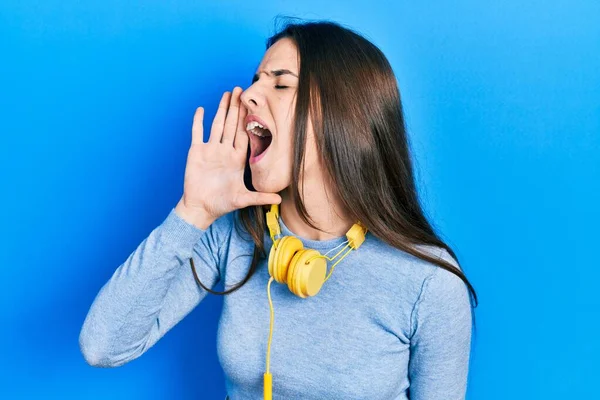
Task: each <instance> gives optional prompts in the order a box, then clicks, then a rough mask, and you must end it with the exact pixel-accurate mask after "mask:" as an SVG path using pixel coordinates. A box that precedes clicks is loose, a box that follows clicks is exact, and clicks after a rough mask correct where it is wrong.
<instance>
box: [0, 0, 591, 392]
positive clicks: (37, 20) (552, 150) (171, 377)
mask: <svg viewBox="0 0 600 400" xmlns="http://www.w3.org/2000/svg"><path fill="white" fill-rule="evenodd" d="M125 3H127V4H125ZM290 3H291V2H284V1H261V2H243V3H242V2H216V1H204V2H201V1H170V2H164V1H137V2H122V1H114V0H103V1H96V2H92V1H88V2H79V1H64V0H63V1H50V0H47V1H26V0H19V1H16V0H4V1H2V3H1V4H0V134H1V143H0V174H1V176H0V178H1V180H0V182H1V185H2V186H1V188H2V193H1V194H2V195H1V201H2V207H0V218H1V220H2V221H3V227H4V229H2V233H1V235H2V238H1V239H2V240H1V242H0V243H1V246H2V247H1V251H0V257H1V258H0V265H1V268H0V282H1V285H2V290H0V301H1V303H0V304H1V308H0V312H1V315H0V317H1V319H0V320H1V321H2V328H1V329H0V334H1V337H0V358H1V362H0V368H2V371H0V372H1V373H0V397H1V398H63V399H64V398H77V399H84V398H85V399H96V398H98V399H100V398H111V399H130V398H146V399H162V398H189V399H191V398H207V399H212V398H215V399H222V397H223V396H224V383H223V376H222V370H221V369H220V366H219V364H218V359H217V355H216V327H217V321H218V318H219V314H220V307H221V304H222V298H221V297H217V296H212V295H209V296H208V297H207V298H205V300H204V301H203V302H202V303H201V304H200V305H199V306H198V307H197V308H196V309H195V310H194V311H193V312H192V313H191V314H190V315H189V316H188V317H187V318H185V319H184V320H183V321H182V322H181V323H180V324H178V325H177V326H176V327H174V328H173V330H172V331H170V332H169V333H168V334H167V335H166V336H165V337H163V338H162V339H161V340H160V342H159V343H157V345H156V346H154V347H153V348H152V349H150V350H149V351H148V352H147V353H145V354H144V355H143V356H142V357H140V358H139V359H137V360H135V361H133V362H131V363H129V364H127V365H125V366H122V367H120V368H115V369H98V368H93V367H90V366H88V365H87V364H86V363H85V361H84V359H83V357H82V355H81V353H80V351H79V347H78V335H79V331H80V328H81V325H82V323H83V320H84V318H85V315H86V313H87V311H88V308H89V306H90V305H91V303H92V301H93V299H94V297H95V296H96V294H97V292H98V291H99V289H100V288H101V286H102V285H103V284H104V283H105V282H106V281H107V280H108V279H109V278H110V276H111V275H112V273H113V272H114V270H115V269H116V268H117V267H118V266H119V265H120V264H121V263H122V262H123V261H124V260H125V259H126V258H127V256H128V255H129V254H130V253H131V252H132V251H133V250H134V249H135V248H136V247H137V245H138V244H139V243H140V242H141V241H142V240H143V239H144V238H145V237H146V236H147V235H148V234H149V233H150V231H151V230H152V229H153V228H154V227H156V226H157V225H158V224H160V223H161V222H162V221H163V220H164V218H165V217H166V216H167V214H168V212H169V211H170V209H171V208H172V207H174V206H175V204H176V203H177V201H178V200H179V198H180V196H181V194H182V190H183V174H184V169H185V161H186V157H187V150H188V147H189V144H190V142H191V122H192V116H193V113H194V110H195V108H196V107H198V106H204V107H205V109H206V117H205V121H206V124H209V123H212V118H213V117H214V114H215V112H216V106H217V103H218V101H219V98H220V96H221V94H222V92H223V91H225V90H231V89H232V88H233V87H234V86H235V85H241V86H242V87H243V88H246V87H248V85H249V83H250V80H251V76H252V74H253V73H254V72H255V68H256V67H257V65H258V63H259V62H260V60H261V58H262V56H263V54H264V50H265V49H264V42H265V39H266V38H267V36H269V35H270V34H272V33H273V28H274V17H275V16H276V15H277V14H285V15H292V16H298V17H302V18H309V19H310V18H315V19H322V18H326V19H332V20H334V21H338V22H341V23H344V24H347V25H349V26H351V27H353V28H356V29H357V30H359V31H360V32H362V33H363V34H364V35H365V36H366V37H367V38H369V39H370V40H372V41H373V42H374V43H375V44H377V45H378V46H380V48H381V49H382V50H383V51H384V53H385V54H386V55H387V56H388V58H389V60H390V62H391V63H392V66H393V68H394V71H395V73H396V75H397V78H398V82H399V85H400V90H401V94H402V98H403V102H404V107H405V110H406V118H407V124H408V129H409V135H410V138H411V141H412V146H413V152H414V156H415V158H416V161H417V165H416V167H417V177H418V180H419V190H420V193H421V196H422V199H423V202H424V205H425V207H426V210H427V213H428V215H429V216H430V217H431V219H432V221H433V223H434V224H435V225H436V226H437V227H438V229H439V230H440V232H441V233H442V235H443V237H444V238H445V239H446V240H447V242H448V243H449V244H450V245H451V246H453V248H454V249H455V250H456V252H457V254H458V256H459V259H460V260H461V262H462V264H463V268H464V269H465V271H466V273H467V276H468V277H469V278H470V279H471V281H472V282H473V284H474V285H475V288H476V289H477V291H478V294H479V296H480V302H481V303H480V306H479V307H478V308H477V309H476V312H477V323H478V330H477V333H476V337H475V338H474V342H473V352H472V359H471V370H470V375H469V387H468V396H467V398H468V399H486V400H493V399H508V398H510V399H563V398H569V399H579V398H590V397H591V396H592V395H593V394H594V393H596V390H593V386H594V384H595V380H596V379H597V378H596V376H597V372H598V363H597V359H598V358H599V357H600V346H599V345H598V341H597V340H596V339H597V338H598V337H599V336H600V332H599V325H600V322H599V321H600V318H599V317H600V315H599V311H598V307H599V306H600V302H599V300H598V297H597V293H598V290H597V281H598V278H600V274H599V273H598V269H599V268H598V267H600V262H599V261H598V249H599V247H600V246H599V245H598V236H599V235H598V224H599V222H600V213H599V211H598V206H599V205H600V184H599V182H600V173H599V172H600V171H599V169H600V159H599V155H600V154H599V153H600V151H599V150H600V73H599V71H600V3H599V2H597V1H592V0H590V1H566V0H565V1H529V2H527V4H523V2H522V1H515V0H510V1H502V2H499V1H496V2H492V1H452V2H441V1H439V2H435V1H428V2H409V1H400V2H394V3H393V4H392V2H383V1H381V2H372V1H370V2H363V1H344V2H341V1H340V2H333V1H329V2H323V1H312V0H304V1H303V2H302V5H299V4H300V3H298V5H291V4H290ZM348 100H349V101H352V99H348ZM205 131H208V127H207V125H205Z"/></svg>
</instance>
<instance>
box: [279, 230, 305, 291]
mask: <svg viewBox="0 0 600 400" xmlns="http://www.w3.org/2000/svg"><path fill="white" fill-rule="evenodd" d="M303 248H304V246H303V244H302V242H301V241H300V239H298V238H297V237H295V236H284V237H283V238H281V241H280V242H279V243H278V245H277V250H276V252H275V254H274V255H273V264H274V265H273V278H275V280H277V282H279V283H285V282H286V278H287V275H288V271H289V264H290V260H291V259H292V257H294V255H295V254H296V253H297V252H298V251H299V250H302V249H303Z"/></svg>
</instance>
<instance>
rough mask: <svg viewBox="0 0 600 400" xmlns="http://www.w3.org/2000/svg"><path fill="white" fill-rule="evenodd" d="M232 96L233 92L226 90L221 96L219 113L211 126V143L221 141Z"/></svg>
mask: <svg viewBox="0 0 600 400" xmlns="http://www.w3.org/2000/svg"><path fill="white" fill-rule="evenodd" d="M230 96H231V93H229V92H225V93H223V96H222V97H221V101H220V102H219V108H218V109H217V114H216V115H215V118H214V119H213V124H212V127H211V128H210V138H209V139H208V142H209V143H219V142H220V141H221V135H222V134H223V123H224V122H225V115H226V114H227V107H228V105H229V98H230Z"/></svg>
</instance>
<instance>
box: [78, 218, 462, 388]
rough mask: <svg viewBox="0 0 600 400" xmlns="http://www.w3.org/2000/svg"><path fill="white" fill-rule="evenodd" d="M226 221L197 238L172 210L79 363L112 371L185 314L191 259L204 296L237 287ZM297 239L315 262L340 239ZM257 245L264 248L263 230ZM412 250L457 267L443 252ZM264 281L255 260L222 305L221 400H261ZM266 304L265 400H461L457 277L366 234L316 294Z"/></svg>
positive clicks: (127, 273) (283, 296) (197, 294)
mask: <svg viewBox="0 0 600 400" xmlns="http://www.w3.org/2000/svg"><path fill="white" fill-rule="evenodd" d="M236 217H237V211H236V212H232V213H229V214H226V215H224V216H222V217H221V218H219V219H218V220H216V221H215V222H214V223H213V224H212V225H211V226H210V227H209V228H208V229H206V230H202V229H199V228H197V227H196V226H194V225H192V224H190V223H188V222H187V221H185V220H184V219H182V218H181V217H180V216H179V215H178V214H177V213H176V212H175V209H174V208H173V209H171V211H170V213H169V214H168V216H167V217H166V218H165V220H164V221H163V222H162V223H161V224H160V225H159V226H157V227H156V228H155V229H154V230H153V231H152V232H151V233H150V234H149V235H148V237H147V238H145V239H144V240H143V241H142V242H141V243H140V245H139V246H138V247H137V248H136V249H135V250H134V251H133V252H132V253H131V254H130V255H129V257H128V258H127V259H126V260H125V262H124V263H123V264H122V265H120V266H119V267H118V268H117V269H116V271H115V272H114V274H113V275H112V277H111V278H110V280H109V281H108V282H106V284H105V285H104V286H103V287H102V288H101V290H100V291H99V293H98V295H97V296H96V298H95V300H94V302H93V304H92V305H91V308H90V310H89V312H88V315H87V316H86V318H85V321H84V323H83V326H82V329H81V332H80V337H79V343H80V348H81V351H82V353H83V355H84V357H85V359H86V361H87V362H88V363H89V364H90V365H94V366H98V367H117V366H120V365H123V364H125V363H127V362H129V361H131V360H133V359H136V358H137V357H139V356H141V355H142V354H144V353H145V352H146V351H147V350H148V349H149V348H150V347H152V346H153V345H154V344H156V342H157V341H158V340H159V339H160V338H161V337H162V336H164V335H165V334H166V333H167V332H168V331H169V330H170V329H171V328H172V327H173V326H174V325H175V324H177V323H178V322H179V321H181V320H182V319H183V318H184V317H185V316H186V315H187V314H189V313H190V312H191V311H192V310H193V309H194V308H195V307H196V306H197V305H198V303H199V302H200V301H201V300H202V299H203V298H204V297H205V296H206V295H207V294H208V292H206V291H205V290H203V289H202V288H201V287H200V286H198V285H197V283H196V282H195V280H194V277H193V275H192V270H191V267H190V263H189V258H190V257H193V260H194V265H195V266H196V270H197V272H198V276H199V278H200V280H201V281H202V283H203V284H204V285H205V286H208V287H211V288H214V287H215V285H216V283H217V282H219V281H220V280H224V285H225V288H229V287H231V286H232V285H234V284H236V283H238V282H240V281H241V280H242V279H243V278H244V277H245V276H246V273H247V271H248V268H249V265H250V260H251V255H252V252H253V242H252V241H251V240H249V236H247V235H246V234H244V233H243V232H242V235H243V236H240V234H239V232H238V231H237V230H236V229H235V228H234V218H236ZM280 225H281V229H282V234H283V235H294V236H296V237H298V236H297V235H295V234H293V233H292V232H290V230H289V229H288V227H287V226H286V225H285V222H284V221H283V220H282V219H281V218H280ZM298 238H299V239H300V240H301V241H302V242H303V244H304V246H305V247H308V248H314V249H317V250H319V251H320V252H321V253H322V254H323V253H325V252H326V251H328V250H330V249H332V248H334V247H336V246H338V245H340V244H343V243H344V242H345V241H346V237H345V236H342V237H338V238H334V239H329V240H324V241H317V240H308V239H305V238H302V237H298ZM265 245H266V249H267V250H269V249H270V248H271V245H272V241H271V238H270V237H269V235H268V233H267V232H265ZM422 249H426V250H427V251H430V252H431V254H435V256H436V257H437V256H439V257H443V258H444V259H445V260H447V261H449V262H451V263H452V264H453V265H457V264H456V262H455V261H454V259H453V258H452V257H451V256H450V255H449V254H448V252H447V251H446V250H445V249H441V248H434V247H425V246H423V247H422ZM335 253H337V251H335V252H332V253H329V256H331V255H333V254H335ZM329 265H331V263H329ZM329 268H330V267H329ZM329 268H328V271H329ZM268 280H269V274H268V270H267V260H266V259H264V260H262V261H261V262H260V263H259V265H258V270H257V271H256V272H255V273H254V275H253V276H252V278H251V279H250V280H249V281H248V282H246V283H245V284H244V285H243V286H242V287H241V288H240V289H238V290H237V291H235V292H233V293H231V294H228V295H225V296H224V299H223V309H222V314H221V318H220V321H219V327H218V337H217V347H218V348H217V351H218V356H219V361H220V363H221V366H222V368H223V371H224V374H225V379H226V381H225V383H226V388H227V394H228V395H229V398H230V399H231V400H250V399H252V400H256V399H262V398H263V374H264V372H265V362H266V361H265V360H266V350H267V340H268V333H269V315H270V311H269V303H268V298H267V290H266V288H267V282H268ZM271 297H272V300H273V306H274V310H275V318H274V331H273V339H272V344H271V358H270V370H271V373H272V375H273V399H274V400H278V399H307V400H313V399H314V400H317V399H319V400H323V399H328V400H336V399H340V400H341V399H343V400H352V399H357V400H358V399H368V400H400V399H408V398H409V396H410V399H411V400H437V399H440V400H442V399H443V400H455V399H464V397H465V391H466V387H467V376H468V365H469V358H470V347H471V332H472V330H471V306H470V302H469V297H468V291H467V287H466V286H465V284H464V283H463V281H462V280H461V279H460V278H458V277H457V276H456V275H454V274H452V273H450V272H448V271H446V270H444V269H442V268H439V267H437V266H436V265H434V264H431V263H428V262H425V261H423V260H421V259H418V258H416V257H414V256H412V255H410V254H408V253H406V252H403V251H401V250H398V249H396V248H394V247H391V246H389V245H388V244H386V243H384V242H382V241H381V240H379V239H377V238H375V237H374V236H373V235H372V234H371V232H368V233H367V236H366V240H365V242H364V243H363V245H362V246H361V247H360V248H359V249H358V250H356V251H352V252H351V253H350V254H349V255H348V256H347V257H346V258H344V259H343V260H342V261H341V262H340V263H339V264H337V266H336V267H335V269H334V271H333V274H332V275H331V277H330V278H329V279H328V280H327V281H326V282H325V284H324V285H323V287H322V288H321V291H320V292H319V293H318V294H317V295H316V296H314V297H309V298H306V299H302V298H300V297H297V296H296V295H294V294H293V293H292V292H290V290H289V289H288V288H287V286H284V285H282V284H279V283H277V282H276V281H274V282H273V283H272V284H271Z"/></svg>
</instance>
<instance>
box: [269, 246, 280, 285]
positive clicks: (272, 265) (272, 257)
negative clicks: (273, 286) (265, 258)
mask: <svg viewBox="0 0 600 400" xmlns="http://www.w3.org/2000/svg"><path fill="white" fill-rule="evenodd" d="M280 240H281V239H275V241H274V242H273V245H272V246H271V250H270V251H269V262H268V263H267V266H268V270H269V275H271V276H272V277H273V278H274V279H275V280H276V281H277V282H279V279H278V278H277V276H275V252H276V251H277V247H278V245H279V242H280ZM280 283H281V282H280Z"/></svg>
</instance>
